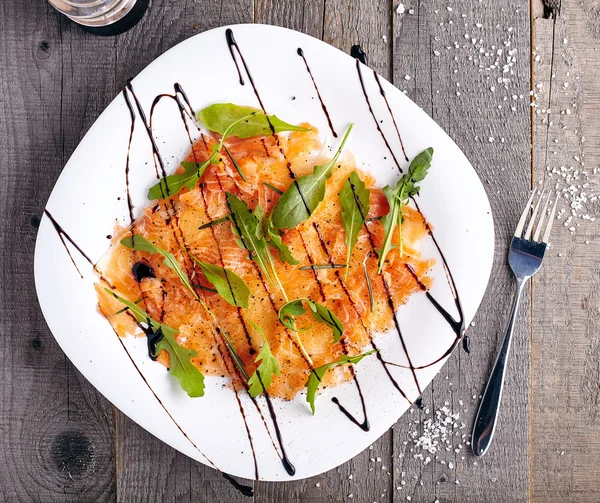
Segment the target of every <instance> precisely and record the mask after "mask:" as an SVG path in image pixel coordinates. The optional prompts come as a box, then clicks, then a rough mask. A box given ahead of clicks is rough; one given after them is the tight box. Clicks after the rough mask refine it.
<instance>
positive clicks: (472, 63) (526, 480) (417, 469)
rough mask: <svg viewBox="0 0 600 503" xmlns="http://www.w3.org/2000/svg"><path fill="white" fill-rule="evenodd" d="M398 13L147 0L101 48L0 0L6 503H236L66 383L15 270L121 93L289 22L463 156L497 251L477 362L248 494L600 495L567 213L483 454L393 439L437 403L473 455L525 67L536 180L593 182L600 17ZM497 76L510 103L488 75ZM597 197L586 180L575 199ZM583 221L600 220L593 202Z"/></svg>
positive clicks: (499, 288)
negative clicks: (187, 46)
mask: <svg viewBox="0 0 600 503" xmlns="http://www.w3.org/2000/svg"><path fill="white" fill-rule="evenodd" d="M403 3H404V5H405V8H406V11H405V12H404V14H402V15H400V14H399V13H397V12H396V10H397V8H398V0H393V1H392V0H368V1H364V2H350V1H348V0H299V1H293V0H230V1H225V0H186V1H185V2H182V1H179V0H153V2H152V5H151V6H150V9H149V10H148V13H147V14H146V16H145V17H144V18H143V19H142V21H141V22H140V23H139V24H138V26H136V27H135V28H134V29H132V30H130V31H129V32H127V33H125V34H123V35H121V36H119V37H113V38H101V37H94V36H91V35H89V34H87V33H86V32H84V31H83V30H81V29H80V28H79V27H77V26H76V25H73V24H71V23H69V22H68V21H67V20H66V19H65V18H63V17H61V16H60V15H59V14H57V13H56V12H54V11H53V10H52V9H51V8H50V7H48V6H47V4H46V3H45V2H43V1H38V2H0V69H1V70H0V171H1V173H2V175H3V183H2V184H1V185H0V217H1V218H0V222H2V224H1V225H0V233H1V234H0V235H1V238H2V240H1V241H0V247H1V248H0V250H1V251H2V254H1V256H2V265H3V267H2V268H1V270H0V278H1V280H2V284H3V288H2V289H0V309H1V313H2V321H3V323H2V325H1V328H0V330H1V334H2V340H3V344H2V345H0V358H1V361H2V362H3V365H2V367H1V368H0V373H1V376H2V385H1V386H0V433H1V434H2V435H1V438H0V451H1V452H2V454H1V455H0V500H3V501H10V502H12V501H23V502H30V501H33V502H44V503H45V502H52V501H60V502H63V501H77V502H80V501H81V502H87V501H90V502H92V501H93V502H96V501H98V502H105V501H106V502H112V501H116V500H119V501H122V502H130V501H144V502H146V501H161V502H162V501H173V502H180V501H181V502H187V501H189V502H192V501H194V502H198V501H200V502H204V501H207V502H208V501H210V502H213V501H227V502H234V503H235V502H236V501H250V499H248V498H242V497H241V496H240V495H239V494H238V493H237V492H236V491H234V490H233V489H232V488H231V486H230V485H229V484H228V483H227V482H226V481H224V480H223V479H222V478H221V477H220V475H219V474H218V473H217V472H215V471H214V470H212V469H209V468H206V467H205V466H204V465H202V464H200V463H196V462H194V461H192V460H190V459H189V458H186V457H185V456H183V455H182V454H180V453H178V452H176V451H174V450H173V449H171V448H170V447H168V446H166V445H165V444H163V443H162V442H160V441H159V440H157V439H156V438H154V437H152V436H151V435H149V434H148V433H147V432H145V431H144V430H143V429H141V428H140V427H139V426H137V425H136V424H134V423H133V422H131V421H130V420H129V419H128V418H127V417H126V416H124V415H123V414H121V413H120V412H118V411H116V410H115V409H113V407H112V406H110V404H108V402H107V401H106V400H105V399H104V398H103V397H101V396H100V395H99V394H98V393H97V392H96V391H95V390H94V388H93V387H92V386H91V385H90V384H89V383H87V381H86V380H85V379H83V378H82V377H81V375H80V374H79V373H78V372H77V371H76V370H75V369H74V368H73V366H72V365H71V364H70V363H69V362H68V360H67V359H66V358H65V356H64V354H63V353H62V351H61V350H60V349H59V348H58V346H57V344H56V342H55V341H54V338H53V337H52V336H51V334H50V332H49V330H48V328H47V326H46V324H45V322H44V320H43V317H42V315H41V313H40V311H39V309H38V305H37V301H36V298H35V290H34V285H33V275H32V261H31V254H32V252H33V246H34V242H35V234H36V225H37V224H38V223H39V216H40V214H41V211H42V209H43V205H44V204H45V201H46V199H47V197H48V195H49V193H50V190H51V188H52V186H53V184H54V182H55V180H56V179H57V177H58V175H59V173H60V170H61V169H62V166H63V165H64V163H65V162H66V161H67V159H68V157H69V156H70V154H71V152H72V151H73V150H74V148H75V147H76V146H77V144H78V142H79V141H80V139H81V137H82V136H83V135H84V134H85V132H86V131H87V129H88V128H89V127H90V126H91V124H92V123H93V122H94V121H95V119H96V117H97V116H98V115H99V113H100V112H101V111H102V110H103V108H104V107H105V106H106V105H107V104H108V103H109V102H110V101H111V100H112V99H113V98H114V96H116V95H117V93H118V92H119V91H120V90H121V88H122V87H123V86H124V85H125V83H126V82H127V79H128V78H130V77H132V76H135V75H136V74H137V73H138V72H139V71H141V70H142V69H143V68H144V67H145V66H146V65H147V64H149V63H150V62H151V61H152V60H153V59H155V58H156V57H157V56H158V55H160V54H162V53H163V52H164V51H166V50H167V49H169V48H170V47H172V46H173V45H175V44H177V43H178V42H180V41H182V40H184V39H185V38H187V37H189V36H191V35H193V34H195V33H199V32H201V31H204V30H207V29H210V28H213V27H216V26H220V25H223V24H231V23H240V22H260V23H269V24H277V25H281V26H286V27H288V28H292V29H296V30H300V31H303V32H305V33H308V34H310V35H312V36H315V37H317V38H323V39H324V40H325V41H326V42H328V43H331V44H332V45H335V46H336V47H339V48H340V49H342V50H344V51H349V49H350V47H351V45H353V44H355V43H360V44H361V45H362V47H363V48H364V49H365V50H366V52H367V54H368V58H369V64H370V66H372V67H374V68H375V69H376V70H377V71H378V72H379V73H381V74H382V75H383V76H385V77H386V78H388V79H391V80H393V82H394V83H395V84H396V85H397V86H398V87H400V88H401V89H403V90H406V92H407V93H408V95H409V96H410V97H411V98H412V99H413V100H414V101H415V102H416V103H417V104H419V105H420V106H421V107H422V108H423V109H424V110H425V111H426V112H427V113H429V114H430V115H431V116H432V117H433V118H434V119H435V120H436V121H437V122H438V123H439V124H440V125H441V126H442V127H443V128H444V129H445V130H446V131H447V132H448V133H449V134H450V136H451V137H452V138H453V139H454V140H455V141H456V142H457V144H458V145H459V146H460V147H461V148H462V150H463V151H464V152H465V153H466V155H467V157H468V158H469V159H470V160H471V162H472V163H473V165H474V167H475V169H476V170H477V172H478V174H479V175H480V177H481V178H482V181H483V182H484V185H485V187H486V190H487V192H488V196H489V198H490V202H491V205H492V210H493V213H494V217H495V222H496V229H495V230H496V243H497V246H496V257H495V264H494V270H493V273H492V281H491V282H490V285H489V287H488V291H487V293H486V297H485V299H484V302H483V304H482V307H481V309H480V311H479V313H478V315H477V317H476V319H475V326H473V327H470V328H469V334H470V336H471V339H472V344H471V346H472V353H471V355H470V356H468V355H466V354H465V353H463V352H462V351H460V350H457V351H456V352H455V354H454V355H453V356H452V357H451V359H450V360H449V362H448V363H447V365H446V366H445V368H444V369H443V370H442V372H441V373H440V375H439V376H438V377H437V378H436V379H435V380H434V382H433V383H432V384H431V385H430V386H429V387H428V389H427V390H426V391H425V393H424V397H423V398H424V400H423V401H424V405H425V408H424V410H423V411H419V410H418V409H415V410H414V412H412V413H407V414H406V415H405V416H404V417H403V418H401V419H400V421H399V422H398V423H397V424H396V425H395V427H394V428H393V430H391V431H390V432H388V433H386V434H385V435H384V436H383V437H382V438H381V439H380V440H379V441H378V442H376V443H375V444H374V445H373V448H372V449H369V450H366V451H364V452H363V453H361V454H360V455H358V456H357V457H356V458H354V459H353V460H351V461H349V462H348V463H346V464H344V465H342V466H340V467H339V468H337V469H335V470H332V471H330V472H328V473H326V474H323V475H321V476H319V477H314V478H312V479H308V480H305V481H299V482H293V483H286V484H271V483H256V484H255V490H256V494H255V498H254V500H256V501H260V502H271V501H277V502H279V501H281V502H287V501H310V502H315V503H316V502H325V501H358V502H367V503H372V502H378V503H383V502H388V501H389V502H391V501H407V496H409V497H411V501H413V502H433V501H436V499H437V500H439V501H440V503H448V502H488V501H493V502H507V503H508V502H521V501H527V500H529V501H535V502H538V501H539V502H544V503H546V502H550V503H552V502H563V501H577V502H583V503H586V502H595V501H598V500H599V499H600V492H599V490H598V484H597V480H598V478H599V476H600V469H599V468H598V462H597V460H598V459H599V457H600V434H598V420H599V419H598V415H599V410H598V408H599V403H600V392H599V388H598V382H599V380H600V367H599V365H598V361H599V359H600V335H599V330H600V325H599V324H600V322H599V320H600V316H599V315H600V296H599V293H598V292H599V287H600V269H599V266H598V260H597V257H598V255H599V251H600V248H599V247H600V245H599V244H598V243H599V242H600V235H599V234H600V232H599V230H598V229H599V228H598V225H597V223H593V222H590V221H587V220H586V221H582V220H578V221H577V222H579V223H580V224H581V225H580V226H576V228H575V232H574V233H573V234H571V233H570V232H569V231H568V229H566V228H564V227H563V226H562V225H561V224H562V222H557V223H558V224H559V225H557V226H556V228H555V232H554V235H553V248H552V249H551V250H550V251H549V252H548V253H549V255H548V259H547V260H546V263H545V264H544V267H543V268H542V270H541V271H540V273H538V275H537V276H536V278H535V282H534V288H533V292H532V293H530V296H531V298H532V300H533V304H531V303H529V299H526V300H525V302H524V303H523V305H522V306H521V315H520V317H519V321H518V330H517V333H516V334H515V339H514V347H513V353H512V356H511V362H510V365H509V369H508V380H507V383H506V388H505V395H504V400H503V409H502V413H501V417H500V423H499V425H498V431H497V433H496V439H495V442H494V444H493V446H492V449H491V451H490V452H489V454H488V455H487V456H486V457H484V458H483V459H481V460H476V459H475V458H474V457H473V456H472V455H470V450H469V449H470V448H469V447H468V446H466V445H464V446H463V447H462V449H461V450H460V451H459V452H458V453H456V452H454V451H453V450H451V451H449V452H446V451H444V453H443V454H440V455H439V459H438V460H435V459H433V460H432V461H431V462H430V463H428V464H427V465H424V464H423V462H422V461H421V460H419V459H415V458H414V454H418V453H419V451H417V450H413V451H411V448H413V449H414V446H413V442H412V439H411V438H410V437H409V435H410V434H411V433H412V432H417V433H416V434H417V435H418V434H420V431H421V430H422V427H423V426H422V425H423V421H425V420H426V419H427V418H431V417H432V415H433V414H434V411H435V410H436V409H439V408H440V407H443V406H445V405H444V404H446V403H447V404H448V405H447V407H448V409H449V410H450V411H451V412H453V413H455V412H459V413H460V419H459V423H460V422H464V423H465V427H464V428H463V429H459V430H458V435H456V436H455V438H456V440H455V441H453V442H454V445H455V446H458V445H459V444H461V443H464V441H465V440H468V438H464V439H463V438H462V435H467V436H469V435H470V431H471V425H472V421H473V417H474V414H475V411H476V408H477V405H478V403H477V402H478V400H477V397H478V396H479V394H481V392H482V391H483V388H484V386H485V380H486V379H487V375H488V373H489V371H490V369H491V366H492V364H493V361H494V357H495V354H496V350H497V347H498V345H499V343H500V339H501V337H502V336H503V334H504V326H505V323H506V315H507V310H508V305H509V301H510V296H511V295H512V291H513V285H512V283H511V280H512V278H511V276H510V274H509V272H508V268H507V267H506V265H505V257H506V250H507V245H508V241H509V236H510V234H511V232H512V230H513V227H514V225H515V222H516V220H517V216H518V214H519V213H520V211H521V207H522V205H523V202H524V200H525V198H526V192H527V188H528V187H529V185H530V184H531V172H530V166H531V157H530V139H531V138H530V125H531V123H530V118H529V111H530V107H529V103H528V101H529V96H528V94H529V89H530V76H531V71H533V73H534V83H535V84H536V87H535V89H536V92H537V99H536V101H537V103H538V108H537V109H536V110H539V111H540V113H536V111H535V110H534V114H533V118H534V121H533V125H534V147H533V151H534V155H533V166H534V174H535V176H534V178H535V180H539V179H542V180H543V181H545V182H546V183H547V184H550V182H551V181H552V180H550V179H549V178H548V176H547V175H545V173H546V166H550V167H551V168H552V167H557V168H558V167H560V166H562V165H564V166H567V167H568V166H571V165H576V164H577V163H580V162H581V160H584V162H585V168H584V167H581V169H588V170H589V171H590V173H591V172H592V170H593V168H594V167H598V165H599V164H600V147H599V146H598V145H600V126H599V125H598V121H597V117H598V116H599V114H600V92H599V87H598V84H597V75H598V74H599V73H600V54H599V50H600V49H599V48H600V45H599V43H598V42H599V41H600V21H599V19H600V18H599V17H598V3H597V2H581V1H580V0H562V1H560V0H554V1H552V2H550V1H547V2H542V1H541V0H531V6H532V8H533V11H532V15H533V18H532V17H531V15H530V10H529V9H530V5H529V2H527V0H502V1H498V2H489V1H488V2H472V1H469V0H455V1H453V2H451V3H449V2H442V1H439V0H436V1H430V2H419V1H415V2H403ZM544 5H545V6H546V7H544ZM411 10H412V13H411ZM550 15H552V17H551V18H549V19H546V18H544V16H550ZM530 28H532V29H533V41H534V43H533V45H534V48H535V54H534V61H533V68H530V54H529V49H530ZM473 39H475V41H473ZM565 39H566V40H567V42H566V43H565V42H564V40H565ZM505 42H509V43H510V45H506V44H505ZM514 48H516V49H517V52H516V53H514V54H513V55H511V58H512V57H514V58H515V60H514V61H510V62H507V60H506V58H507V56H508V54H507V53H508V51H509V50H512V49H514ZM498 50H501V51H502V54H501V55H498V54H497V51H498ZM535 56H539V58H536V57H535ZM496 59H498V60H499V61H498V63H497V64H496V65H494V67H493V68H491V65H493V64H494V63H495V60H496ZM508 63H511V64H510V65H509V66H508V70H507V72H503V68H504V67H505V66H506V65H507V64H508ZM511 72H512V73H511ZM567 72H568V73H569V75H567ZM505 73H507V74H508V75H505ZM407 77H408V78H407ZM503 77H504V78H509V79H510V82H509V83H507V85H508V89H505V88H504V83H503V82H502V81H500V82H498V80H497V79H498V78H500V79H502V78H503ZM565 82H566V83H567V84H568V85H567V86H565V85H564V84H565ZM537 84H541V87H540V88H538V87H537ZM492 88H494V89H493V90H492ZM521 96H523V97H521ZM544 109H545V110H547V109H550V113H548V112H547V111H546V112H544V113H542V110H544ZM567 109H569V111H570V113H567ZM561 112H563V113H561ZM550 122H552V124H550ZM400 127H401V129H402V124H401V125H400ZM582 137H585V142H583V141H582ZM490 139H492V140H490ZM555 139H556V140H559V141H558V142H555V141H554V140H555ZM554 152H556V154H555V153H554ZM575 157H577V158H578V159H579V160H576V159H575ZM16 167H18V170H17V169H15V168H16ZM23 172H25V173H26V174H27V175H28V176H23ZM597 185H598V176H591V181H590V186H591V187H592V188H595V187H597ZM587 212H588V213H589V214H590V215H591V216H595V217H600V204H599V203H598V202H596V203H594V204H589V208H588V210H587ZM586 242H589V243H586ZM559 254H560V255H561V256H559ZM530 339H531V349H532V354H531V362H532V363H531V365H532V369H531V379H532V381H531V383H530V371H529V366H530V356H529V351H530ZM446 377H447V379H446ZM530 384H531V386H530ZM473 395H475V397H476V398H475V399H473ZM461 402H462V403H461ZM530 407H531V410H532V413H531V414H530ZM465 409H466V410H465ZM417 421H418V422H417ZM530 427H531V432H532V433H531V436H530ZM530 449H531V452H530ZM431 457H432V458H433V456H431ZM463 457H464V459H463ZM371 459H373V461H371ZM441 461H445V462H446V464H442V463H441ZM449 462H452V468H450V465H449ZM474 462H477V463H478V464H477V465H475V464H474ZM530 463H531V465H530ZM383 466H385V467H386V468H385V469H383V468H382V467H383ZM530 466H531V469H530ZM530 471H531V474H530ZM351 475H352V478H350V476H351ZM530 475H531V476H530ZM456 480H458V481H459V483H458V484H457V483H456V482H455V481H456ZM403 481H404V484H402V482H403ZM398 488H400V489H398ZM350 494H352V499H350V498H349V495H350Z"/></svg>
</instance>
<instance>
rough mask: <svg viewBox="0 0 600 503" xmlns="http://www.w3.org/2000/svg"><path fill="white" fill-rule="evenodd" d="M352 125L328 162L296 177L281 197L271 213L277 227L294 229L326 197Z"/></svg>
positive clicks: (306, 218)
mask: <svg viewBox="0 0 600 503" xmlns="http://www.w3.org/2000/svg"><path fill="white" fill-rule="evenodd" d="M352 126H353V125H352V124H350V126H349V127H348V129H347V130H346V134H345V135H344V138H343V139H342V142H341V143H340V146H339V148H338V150H337V152H336V153H335V155H334V156H333V158H332V159H331V160H330V161H329V162H328V163H327V164H323V165H321V166H315V167H314V170H313V172H312V173H310V174H308V175H304V176H301V177H300V178H297V179H295V180H294V181H293V182H292V184H291V185H290V186H289V187H288V189H287V190H286V191H285V192H284V193H283V195H282V196H281V197H280V198H279V201H277V204H276V205H275V208H273V212H272V213H271V218H272V219H273V224H274V225H275V227H277V228H278V229H293V228H294V227H296V226H298V225H299V224H301V223H302V222H305V221H306V220H308V218H309V217H310V216H311V215H312V214H313V212H314V211H315V210H316V209H317V206H318V205H319V203H320V202H321V201H322V200H323V199H324V198H325V186H326V183H327V180H328V179H329V178H330V177H331V174H332V172H333V166H334V165H335V163H336V162H337V160H338V158H339V156H340V154H341V152H342V149H343V148H344V145H345V143H346V140H347V139H348V135H349V134H350V131H352Z"/></svg>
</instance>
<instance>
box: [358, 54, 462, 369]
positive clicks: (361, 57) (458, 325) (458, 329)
mask: <svg viewBox="0 0 600 503" xmlns="http://www.w3.org/2000/svg"><path fill="white" fill-rule="evenodd" d="M351 55H352V56H353V57H355V58H356V59H357V61H356V69H357V72H358V77H359V80H360V84H361V87H362V90H363V95H364V97H365V100H366V101H367V104H368V106H369V110H370V112H371V116H372V117H373V121H374V122H375V125H376V127H377V130H378V131H379V133H380V134H381V136H382V138H383V140H384V142H385V144H386V146H387V148H388V151H389V152H390V154H391V155H392V157H393V159H394V161H395V163H396V167H397V168H398V170H399V171H400V172H401V173H402V172H403V170H402V168H401V167H400V164H399V163H398V160H397V159H396V156H395V155H394V152H393V150H392V148H391V147H390V144H389V142H388V141H387V138H386V136H385V134H384V133H383V131H382V130H381V128H380V126H379V122H378V121H377V117H376V116H375V113H374V112H373V109H372V107H371V103H370V100H369V96H368V93H367V90H366V87H365V84H364V81H363V78H362V72H361V69H360V64H359V61H361V62H363V63H364V64H366V54H365V52H364V51H363V50H362V48H361V47H360V46H359V45H355V46H353V47H352V50H351ZM374 74H375V78H376V80H377V81H378V84H379V87H380V92H381V94H382V96H383V97H384V99H385V93H384V92H383V89H382V88H381V83H380V82H379V79H378V77H377V74H376V73H374ZM386 103H387V99H386ZM388 110H389V112H390V115H391V116H392V119H393V121H394V123H396V121H395V118H394V114H393V112H392V110H391V108H390V107H389V104H388ZM398 135H399V133H398ZM400 141H402V140H400ZM402 148H403V151H404V147H402ZM405 155H406V154H405ZM411 199H412V201H413V202H414V204H415V207H416V209H417V211H418V212H419V214H420V215H421V217H422V218H423V222H424V224H425V226H426V228H427V232H428V234H429V236H430V237H431V239H432V241H433V243H434V245H435V247H436V249H437V251H438V253H439V255H440V258H441V259H442V265H443V267H444V271H445V272H446V277H447V279H448V286H449V287H450V290H451V291H452V296H453V297H454V303H455V305H456V308H457V310H458V316H459V319H458V320H455V319H454V318H453V317H452V316H451V315H450V314H449V313H448V311H447V310H446V309H444V308H443V307H442V306H441V305H440V304H439V302H438V301H437V300H436V299H435V298H434V297H433V296H432V295H431V293H430V292H429V291H427V292H426V295H427V298H428V299H429V301H430V302H431V303H432V305H433V306H434V307H435V308H436V310H437V311H438V312H439V313H440V314H441V315H442V317H443V318H444V319H445V320H446V322H447V323H448V324H449V325H450V327H451V328H452V330H453V331H454V333H455V334H456V337H455V339H454V341H453V343H452V345H451V346H450V348H448V350H447V351H446V352H445V353H444V354H443V355H442V356H441V357H439V358H437V359H436V360H435V361H433V362H431V363H428V364H427V365H420V366H418V367H413V366H412V365H411V364H409V365H410V367H409V368H411V370H413V371H414V370H420V369H424V368H427V367H431V366H432V365H435V364H436V363H438V362H440V361H441V360H443V359H444V358H445V357H446V356H448V355H449V354H450V353H452V351H453V350H454V348H455V347H456V345H457V344H458V342H459V341H460V339H461V338H462V337H463V335H464V333H465V319H464V314H463V310H462V305H461V302H460V297H459V296H458V291H457V288H456V282H455V281H454V277H453V275H452V272H451V270H450V268H449V267H448V262H447V260H446V257H445V255H444V253H443V252H442V249H441V247H440V245H439V243H438V242H437V239H436V238H435V235H434V234H433V231H432V229H431V227H430V226H429V224H428V223H427V220H426V218H425V216H424V215H423V212H422V211H421V209H420V208H419V205H418V203H417V201H416V200H415V199H414V198H411ZM415 276H416V275H415ZM417 279H418V278H417ZM407 357H408V353H407ZM396 366H398V367H403V368H406V366H402V365H396Z"/></svg>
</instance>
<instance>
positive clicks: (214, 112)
mask: <svg viewBox="0 0 600 503" xmlns="http://www.w3.org/2000/svg"><path fill="white" fill-rule="evenodd" d="M198 120H199V121H200V122H202V123H203V124H204V125H205V126H206V128H207V129H208V130H209V131H213V132H215V133H219V134H222V135H224V134H225V132H226V131H227V130H228V129H230V128H231V126H232V125H233V124H235V127H234V128H233V129H230V131H229V133H228V134H230V135H231V136H237V137H238V138H240V139H241V138H251V137H253V136H260V135H270V134H272V133H282V132H284V131H308V130H307V129H306V128H303V127H300V126H294V125H292V124H288V123H287V122H284V121H282V120H281V119H279V118H278V117H276V116H275V115H267V114H265V113H264V112H263V111H262V110H257V109H256V108H251V107H244V106H240V105H234V104H233V103H215V104H214V105H210V106H208V107H206V108H205V109H203V110H200V112H198ZM271 128H272V129H271Z"/></svg>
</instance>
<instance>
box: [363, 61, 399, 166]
mask: <svg viewBox="0 0 600 503" xmlns="http://www.w3.org/2000/svg"><path fill="white" fill-rule="evenodd" d="M356 71H357V72H358V79H359V80H360V86H361V87H362V91H363V95H364V97H365V101H366V102H367V106H368V107H369V112H371V117H373V120H374V121H375V126H376V127H377V131H379V134H380V135H381V138H382V139H383V142H384V143H385V146H386V147H387V149H388V151H389V152H390V154H391V156H392V158H393V159H394V162H395V163H396V166H400V163H399V162H398V159H396V154H395V153H394V151H393V150H392V147H391V146H390V144H389V142H388V139H387V137H386V136H385V134H384V133H383V130H382V129H381V126H380V125H379V122H378V121H377V117H375V112H374V111H373V107H372V106H371V100H370V99H369V95H368V94H367V88H366V87H365V82H364V80H363V76H362V71H361V69H360V60H359V59H357V60H356Z"/></svg>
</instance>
